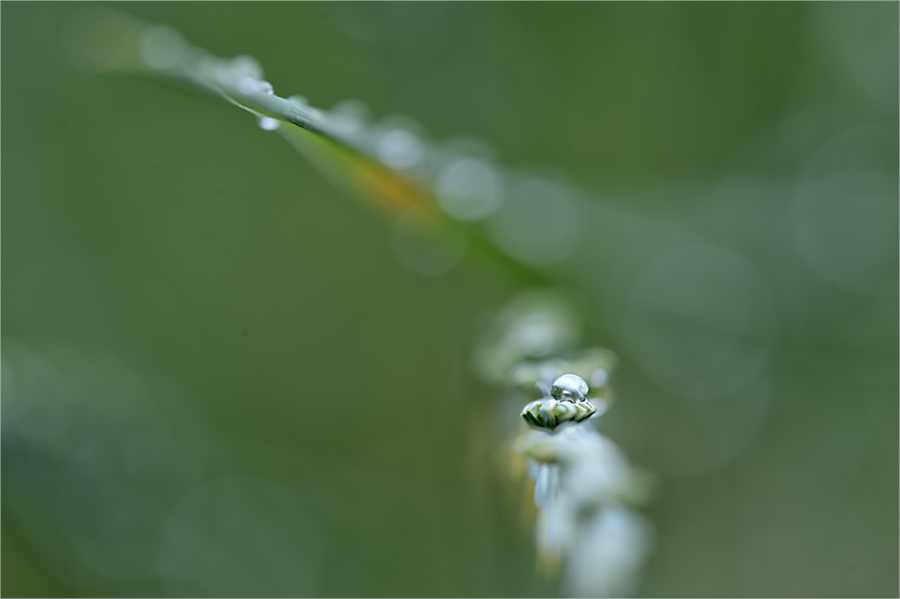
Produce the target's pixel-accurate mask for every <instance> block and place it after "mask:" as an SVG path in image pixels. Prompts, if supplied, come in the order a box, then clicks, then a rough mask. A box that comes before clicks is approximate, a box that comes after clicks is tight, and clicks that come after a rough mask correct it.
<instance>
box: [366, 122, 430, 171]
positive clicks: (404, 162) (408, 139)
mask: <svg viewBox="0 0 900 599" xmlns="http://www.w3.org/2000/svg"><path fill="white" fill-rule="evenodd" d="M377 152H378V158H380V159H381V161H382V162H384V163H385V164H386V165H388V166H390V167H391V168H396V169H407V168H410V167H412V166H415V164H416V163H417V162H419V160H421V158H422V154H423V153H424V148H423V147H422V142H421V141H419V138H418V137H416V136H415V135H414V134H413V133H411V132H409V131H407V130H405V129H394V130H393V131H389V132H387V133H385V134H384V135H383V136H382V137H381V139H379V140H378V146H377Z"/></svg>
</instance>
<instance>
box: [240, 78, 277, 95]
mask: <svg viewBox="0 0 900 599" xmlns="http://www.w3.org/2000/svg"><path fill="white" fill-rule="evenodd" d="M237 89H238V91H239V92H240V93H242V94H244V95H246V96H249V95H251V94H258V93H264V94H269V95H272V94H274V93H275V90H274V88H273V87H272V84H271V83H269V82H268V81H265V80H262V79H257V78H256V77H244V78H242V79H240V80H239V81H238V83H237Z"/></svg>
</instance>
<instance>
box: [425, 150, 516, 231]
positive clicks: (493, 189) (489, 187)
mask: <svg viewBox="0 0 900 599" xmlns="http://www.w3.org/2000/svg"><path fill="white" fill-rule="evenodd" d="M435 186H436V191H437V199H438V203H439V204H440V205H441V208H443V209H444V211H445V212H447V214H449V215H450V216H452V217H454V218H458V219H460V220H479V219H482V218H485V217H487V216H490V215H491V214H493V213H494V212H495V211H496V210H497V208H499V207H500V204H501V202H502V201H503V190H502V182H501V179H500V176H499V174H498V173H497V171H496V170H495V169H494V168H493V167H491V166H490V165H489V164H488V163H487V162H485V161H484V160H479V159H477V158H460V159H459V160H454V161H453V162H451V163H450V164H448V165H447V166H445V167H444V168H443V169H441V172H440V174H439V175H438V178H437V182H436V184H435Z"/></svg>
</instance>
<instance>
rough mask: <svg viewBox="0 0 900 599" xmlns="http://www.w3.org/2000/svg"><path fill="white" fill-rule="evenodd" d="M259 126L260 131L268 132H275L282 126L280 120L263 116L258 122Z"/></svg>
mask: <svg viewBox="0 0 900 599" xmlns="http://www.w3.org/2000/svg"><path fill="white" fill-rule="evenodd" d="M257 124H258V125H259V128H260V129H264V130H266V131H274V130H275V129H278V127H280V126H281V121H279V120H278V119H273V118H272V117H268V116H261V117H259V121H257Z"/></svg>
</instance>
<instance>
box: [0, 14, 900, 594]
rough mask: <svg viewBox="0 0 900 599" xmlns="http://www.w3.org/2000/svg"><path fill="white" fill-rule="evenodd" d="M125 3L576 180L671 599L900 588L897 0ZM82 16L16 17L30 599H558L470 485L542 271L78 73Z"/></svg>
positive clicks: (6, 333)
mask: <svg viewBox="0 0 900 599" xmlns="http://www.w3.org/2000/svg"><path fill="white" fill-rule="evenodd" d="M114 5H115V3H114ZM117 7H118V8H121V9H122V10H125V11H127V12H129V13H131V14H133V15H136V16H138V17H141V18H143V19H146V20H148V21H155V22H162V23H167V24H169V25H172V26H173V27H175V28H177V29H178V30H180V31H181V32H182V33H183V34H184V35H185V37H186V38H187V39H188V40H190V41H191V42H192V43H194V44H196V45H199V46H201V47H204V48H207V49H208V50H210V51H211V52H213V53H215V54H217V55H220V56H234V55H237V54H250V55H253V56H255V57H257V58H258V59H259V60H260V62H261V63H262V65H263V66H264V68H265V70H266V75H267V78H268V79H269V80H270V81H271V82H272V83H273V84H274V86H275V89H276V91H277V92H278V93H279V94H281V95H285V96H286V95H290V94H295V93H299V94H302V95H304V96H306V97H307V98H309V100H310V102H311V104H313V105H314V106H322V107H329V106H331V105H333V104H334V103H336V102H338V101H340V100H344V99H347V98H358V99H360V100H363V101H364V102H366V103H367V104H368V105H369V106H370V107H371V108H372V110H373V112H374V114H375V115H377V116H383V115H387V114H392V113H399V114H404V115H408V116H410V117H413V118H415V119H416V120H417V121H419V122H420V123H421V124H422V125H423V126H424V127H425V128H426V129H427V130H428V131H429V132H430V133H431V134H433V135H434V137H435V138H437V139H442V138H446V137H449V136H454V135H459V134H472V135H474V136H476V137H478V138H480V139H482V140H484V141H485V142H487V143H489V144H490V145H491V146H492V147H493V148H494V149H495V150H496V153H497V155H498V156H499V157H500V160H501V163H502V164H505V165H508V166H522V167H532V168H536V169H544V171H542V172H552V173H556V174H557V175H559V176H561V177H564V178H566V179H567V180H568V181H570V182H571V183H573V184H575V185H577V186H578V187H579V188H580V189H581V190H583V192H584V194H585V198H586V204H587V206H588V207H587V213H586V217H585V219H584V222H585V223H586V227H585V228H584V229H583V230H582V231H581V233H580V238H579V239H580V240H579V245H578V251H577V254H576V255H575V258H573V260H572V261H571V262H570V263H569V265H568V266H567V267H566V269H565V272H562V273H561V278H562V279H563V280H564V281H566V282H567V284H568V285H570V286H571V287H572V288H573V289H576V290H578V291H579V292H580V293H581V294H582V297H583V298H584V306H583V307H584V312H585V318H586V322H587V323H588V324H589V325H590V327H591V328H590V332H589V333H588V335H587V339H586V340H585V341H586V342H587V343H592V344H600V345H604V346H606V347H610V348H611V349H613V350H614V351H616V352H617V353H618V354H619V355H620V357H621V358H622V364H621V367H620V369H619V370H618V371H617V373H616V376H615V379H614V383H615V387H616V390H617V395H618V397H619V398H620V401H619V402H618V403H617V404H616V406H615V408H614V409H613V410H612V411H611V412H610V413H609V414H608V415H607V416H605V417H604V418H603V420H602V422H601V424H600V428H601V431H602V432H604V433H605V434H607V435H609V436H610V437H611V438H612V439H613V440H614V441H616V442H617V443H618V444H620V445H621V446H622V448H623V449H624V450H625V451H626V452H627V453H628V454H629V456H630V457H631V459H632V460H634V461H636V462H639V463H642V464H645V465H647V466H649V467H651V468H652V469H654V470H656V471H657V472H658V473H659V475H660V481H661V484H660V489H659V493H658V495H657V497H656V499H655V501H654V502H653V504H652V505H650V506H649V507H648V508H647V509H646V510H645V513H646V514H647V515H648V516H649V517H650V518H651V519H652V521H653V522H654V524H655V526H656V528H657V533H658V545H657V549H656V551H655V553H654V554H653V556H652V557H651V559H650V561H649V563H648V565H647V568H646V571H645V575H644V577H643V580H642V583H641V585H640V587H639V589H638V593H639V594H640V595H647V596H897V594H898V567H897V564H898V559H900V555H898V428H897V425H898V359H900V356H898V344H897V340H898V337H897V335H898V291H897V289H898V277H897V271H898V259H897V256H898V235H897V229H898V227H897V223H898V196H897V186H898V114H897V113H898V5H897V4H896V3H862V2H860V3H759V4H744V3H721V4H719V3H700V4H694V3H671V4H655V3H621V4H620V3H596V4H593V3H591V4H581V3H578V4H545V3H529V4H512V3H499V4H495V3H459V4H444V3H429V4H412V3H410V4H407V3H403V4H394V3H374V4H354V3H347V4H337V3H327V4H319V3H169V2H161V3H146V4H144V3H127V4H121V5H117ZM78 8H79V7H78V6H75V5H72V4H64V3H11V2H4V3H2V55H3V60H2V86H3V89H4V92H5V93H4V94H3V113H2V116H3V128H2V148H3V162H2V200H3V217H4V218H3V223H2V266H3V281H2V282H3V289H2V302H3V331H2V332H3V360H4V370H3V450H2V473H3V481H2V482H3V487H2V488H3V503H2V507H3V512H2V515H3V520H2V523H3V527H2V543H3V544H2V569H3V570H2V571H3V587H2V593H3V595H4V596H32V595H49V596H54V595H62V596H74V595H148V594H149V595H180V596H191V595H201V596H204V595H205V596H210V595H213V596H214V595H226V596H229V595H231V596H233V595H238V596H241V595H261V596H264V595H283V596H290V595H318V596H547V595H552V594H554V593H555V592H556V591H555V587H554V586H553V584H552V583H548V582H545V581H542V580H540V579H539V578H538V577H537V576H536V575H535V573H534V567H533V565H534V561H533V559H534V558H533V549H532V539H531V532H530V531H529V530H528V529H527V528H524V527H522V526H521V524H520V514H519V513H518V511H517V509H514V508H512V507H511V506H510V504H509V503H506V502H505V501H504V492H503V489H502V484H501V482H502V481H501V480H500V477H499V476H498V479H497V480H496V481H495V482H493V483H491V481H490V479H488V484H484V480H483V477H482V478H479V477H478V476H474V475H473V471H480V470H479V467H477V466H476V467H473V464H476V465H482V466H483V465H485V464H489V463H491V462H492V460H493V457H492V454H491V452H490V451H489V448H487V449H485V448H484V447H480V446H478V445H477V444H474V445H473V442H472V439H471V430H472V429H471V428H470V421H471V420H472V418H473V417H475V415H476V414H478V413H479V412H478V410H479V409H480V407H483V406H485V405H488V404H489V403H490V402H491V401H492V398H491V396H490V393H489V392H487V391H486V390H485V389H484V388H482V387H481V386H480V385H479V384H478V382H477V381H476V380H475V378H474V376H473V375H472V371H471V365H470V360H471V354H472V350H473V348H474V346H475V344H476V343H477V341H478V339H479V336H480V334H481V333H482V332H483V331H484V328H485V326H486V324H487V322H488V321H489V318H490V316H491V314H493V313H494V312H495V311H496V310H497V309H498V308H499V307H501V306H502V305H503V304H504V303H505V302H506V301H508V300H509V299H511V298H512V297H513V296H514V294H515V293H516V291H518V290H519V285H520V283H519V282H518V281H517V279H516V278H515V277H514V276H513V275H512V274H510V273H508V272H505V271H503V270H502V269H501V267H499V266H496V265H489V264H483V263H481V262H479V260H478V258H477V257H475V256H470V257H467V258H466V260H464V261H463V263H462V264H461V265H460V266H458V267H457V268H456V269H455V270H453V271H451V272H450V273H447V274H444V275H441V276H437V277H421V276H418V275H416V274H413V273H411V272H408V271H407V270H405V269H404V267H403V266H401V264H400V263H399V262H398V260H397V259H396V258H395V256H394V255H393V253H392V249H391V230H390V227H389V226H388V223H387V220H386V219H385V218H383V217H382V215H380V214H377V213H375V212H372V211H370V210H369V209H368V208H367V207H365V206H364V205H363V204H361V203H358V202H356V201H355V199H353V198H350V197H348V196H347V195H346V194H344V193H342V192H340V191H338V190H335V189H334V188H333V187H332V186H331V185H330V184H329V183H328V182H326V181H325V180H323V179H322V177H321V176H320V175H319V174H318V173H316V172H315V171H314V170H313V169H312V168H311V167H310V166H309V164H308V163H306V162H305V161H304V160H303V159H302V157H301V156H300V155H299V154H297V153H296V152H295V151H294V150H293V149H292V148H291V147H290V146H289V145H288V144H286V143H285V142H284V140H282V139H281V138H280V137H279V136H277V135H273V134H270V133H267V132H265V131H262V130H261V129H260V128H259V127H257V126H256V124H255V122H254V120H253V118H251V117H250V116H249V115H247V114H246V113H243V112H242V111H240V110H236V109H235V108H234V107H232V106H229V105H226V104H224V103H221V104H219V103H216V102H211V101H208V100H207V99H204V98H198V97H194V96H190V95H184V94H181V93H179V92H178V91H176V90H173V89H171V88H169V87H166V86H161V85H159V84H158V83H156V82H153V81H150V80H146V79H141V78H138V77H131V76H124V75H98V74H90V73H85V72H82V71H80V70H78V69H77V68H76V67H74V66H73V65H72V63H71V62H70V61H68V60H67V57H66V56H65V53H64V50H63V45H62V43H61V39H62V37H63V33H64V28H65V26H66V23H67V22H68V20H69V18H70V17H71V15H72V14H73V11H75V10H77V9H78ZM547 169H552V170H549V171H548V170H547ZM473 447H474V448H473Z"/></svg>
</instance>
